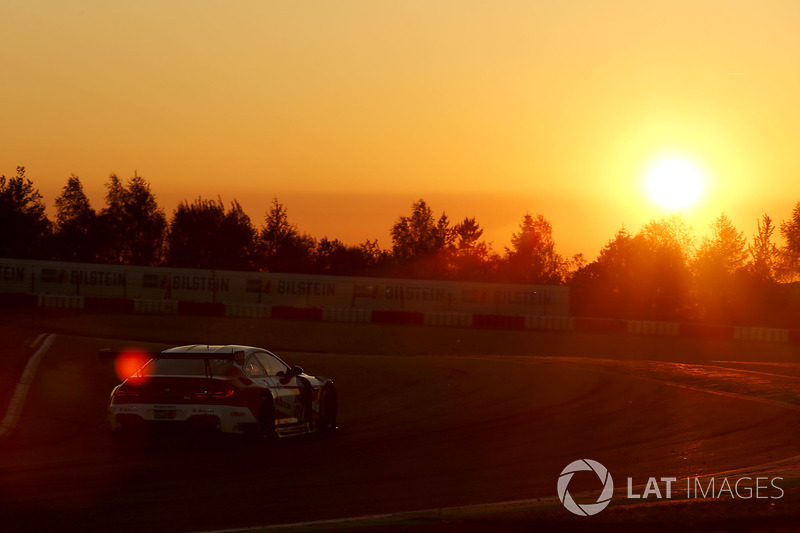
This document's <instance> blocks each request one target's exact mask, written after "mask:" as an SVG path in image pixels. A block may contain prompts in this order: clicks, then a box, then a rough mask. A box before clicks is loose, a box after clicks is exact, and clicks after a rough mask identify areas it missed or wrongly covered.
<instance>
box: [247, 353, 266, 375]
mask: <svg viewBox="0 0 800 533" xmlns="http://www.w3.org/2000/svg"><path fill="white" fill-rule="evenodd" d="M244 373H245V374H247V375H248V376H250V377H251V378H263V377H264V376H266V375H267V373H266V372H264V369H263V368H262V367H261V365H260V364H259V362H258V359H256V357H255V356H252V355H251V356H250V357H249V358H248V359H247V361H246V362H245V364H244Z"/></svg>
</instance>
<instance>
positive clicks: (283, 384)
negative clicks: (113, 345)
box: [108, 344, 338, 443]
mask: <svg viewBox="0 0 800 533" xmlns="http://www.w3.org/2000/svg"><path fill="white" fill-rule="evenodd" d="M148 355H149V357H150V359H149V361H147V363H146V364H144V366H142V367H141V368H140V369H139V370H138V371H136V373H135V374H133V375H132V376H131V377H129V378H127V379H126V380H125V381H124V382H123V383H121V384H120V385H117V386H116V387H115V388H114V390H113V391H112V392H111V399H110V401H109V405H108V421H109V423H110V424H111V431H112V435H113V436H114V441H115V442H117V443H124V442H126V441H127V440H128V439H127V437H128V436H129V435H132V434H137V433H138V434H140V433H142V432H143V430H147V431H145V432H149V430H154V431H158V430H159V429H164V430H175V429H206V430H215V431H218V432H222V433H233V434H244V435H252V436H253V437H254V438H256V439H258V440H261V441H270V440H272V439H274V438H275V437H276V436H277V437H285V436H290V435H296V434H303V433H313V432H323V431H328V430H331V429H334V428H336V415H337V409H338V402H337V396H336V388H335V387H334V384H333V382H332V381H331V380H329V379H327V378H323V377H316V376H310V375H308V374H306V373H304V371H303V369H302V368H300V367H299V366H289V365H287V364H286V363H285V362H283V361H282V360H281V359H280V358H279V357H278V356H276V355H275V354H273V353H271V352H269V351H267V350H265V349H263V348H254V347H252V346H238V345H227V346H220V345H210V346H209V345H206V344H202V345H200V344H194V345H187V346H177V347H175V348H170V349H168V350H164V351H163V352H161V353H150V354H148Z"/></svg>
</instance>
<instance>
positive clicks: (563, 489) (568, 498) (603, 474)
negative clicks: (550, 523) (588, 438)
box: [558, 459, 614, 516]
mask: <svg viewBox="0 0 800 533" xmlns="http://www.w3.org/2000/svg"><path fill="white" fill-rule="evenodd" d="M586 470H591V471H593V472H594V473H595V474H597V477H598V478H600V481H601V482H602V483H603V492H601V493H600V497H599V498H597V502H596V503H585V504H578V503H576V502H575V500H573V499H572V495H571V494H570V493H569V491H568V490H567V486H568V485H569V482H570V481H571V480H572V476H573V475H574V474H575V472H581V471H586ZM613 493H614V481H613V480H612V479H611V474H609V473H608V469H606V467H605V466H603V465H601V464H600V463H598V462H597V461H593V460H591V459H578V460H577V461H573V462H571V463H570V464H568V465H567V466H566V468H564V470H562V471H561V475H560V476H559V477H558V499H559V500H561V503H563V504H564V507H566V508H567V510H568V511H569V512H571V513H574V514H576V515H579V516H592V515H596V514H597V513H599V512H600V511H602V510H603V509H605V508H606V506H607V505H608V504H609V502H610V501H611V496H612V495H613Z"/></svg>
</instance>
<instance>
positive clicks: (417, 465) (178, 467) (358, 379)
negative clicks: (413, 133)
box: [0, 335, 800, 531]
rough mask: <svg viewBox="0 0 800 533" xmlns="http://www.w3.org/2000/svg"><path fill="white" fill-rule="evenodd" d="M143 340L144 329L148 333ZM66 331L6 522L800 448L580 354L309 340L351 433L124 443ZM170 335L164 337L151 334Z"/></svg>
mask: <svg viewBox="0 0 800 533" xmlns="http://www.w3.org/2000/svg"><path fill="white" fill-rule="evenodd" d="M138 345H141V343H138ZM114 346H121V344H120V343H119V341H107V340H101V339H95V338H86V337H77V336H68V335H59V336H58V337H57V339H56V341H55V343H54V344H53V346H52V348H51V349H50V350H49V352H48V353H47V355H46V356H45V358H44V359H43V361H42V364H41V366H40V367H39V373H38V375H37V379H36V382H35V384H34V386H33V387H32V389H31V391H30V395H29V399H28V403H27V404H26V407H25V411H24V412H23V418H22V420H21V421H20V425H19V426H18V428H17V430H16V432H15V434H14V436H13V437H12V438H11V439H10V440H9V441H7V442H5V443H3V444H2V454H0V517H2V518H0V520H2V524H0V526H2V527H3V529H4V530H10V531H26V530H30V531H42V530H53V529H66V530H71V531H76V530H80V531H112V530H113V531H144V530H147V531H190V530H210V529H221V528H232V527H244V526H253V525H263V524H272V523H284V522H295V521H308V520H319V519H328V518H337V517H347V516H354V515H364V514H377V513H386V512H398V511H408V510H415V509H428V508H434V507H446V506H457V505H470V504H480V503H488V502H496V501H506V500H518V499H525V498H540V497H553V496H555V485H556V480H557V478H558V475H559V473H560V471H561V469H562V468H563V467H564V466H565V465H567V464H568V463H570V462H572V461H573V460H575V459H578V458H591V459H595V460H597V461H600V462H601V463H603V464H604V465H606V466H607V467H608V469H609V470H610V471H611V472H612V473H613V475H614V477H615V479H619V480H622V479H624V478H625V477H627V476H633V477H635V478H639V479H641V478H645V477H649V476H689V475H699V474H706V473H715V472H720V471H725V470H728V469H734V468H741V467H744V466H749V465H754V464H760V463H767V462H770V461H775V460H779V459H783V458H785V457H789V456H792V455H796V454H797V450H798V448H799V447H798V435H800V429H799V428H800V413H798V412H797V411H796V410H789V409H782V408H781V407H780V406H775V405H769V404H765V403H759V402H750V401H747V400H742V399H739V398H733V397H727V396H722V395H718V394H711V393H705V392H700V391H695V390H686V389H681V388H676V387H672V386H669V385H667V384H665V383H659V382H657V381H654V380H651V379H650V380H641V379H637V378H636V377H634V376H630V375H620V374H615V373H611V372H607V371H604V370H601V369H600V370H599V369H591V368H582V367H580V366H576V365H570V366H559V365H557V364H552V362H551V363H548V364H542V363H541V362H540V361H538V360H536V359H525V358H513V359H509V358H492V357H472V358H469V357H431V356H426V357H410V356H405V357H400V356H380V357H367V356H355V355H332V354H312V353H296V354H290V355H288V356H287V359H289V360H290V362H291V363H297V364H300V365H301V366H303V367H304V368H306V369H307V370H308V371H309V372H310V373H318V374H320V375H326V376H329V377H332V378H333V379H334V380H335V381H336V383H337V386H338V388H339V393H340V411H341V416H340V421H339V422H340V430H339V431H338V432H337V433H336V434H334V435H332V436H326V437H324V438H300V439H290V440H283V441H281V442H279V443H278V444H277V445H275V446H274V447H271V448H258V447H254V446H248V445H245V444H242V443H239V442H222V443H211V444H204V445H198V444H194V443H190V442H185V441H181V440H174V441H165V442H160V443H157V444H154V445H150V446H146V447H143V448H140V449H134V450H124V449H123V450H120V449H117V448H115V447H114V446H113V445H112V444H111V442H110V438H109V435H108V430H107V428H106V426H105V407H106V401H107V397H108V393H109V392H110V390H111V388H112V387H113V386H114V385H115V384H116V383H117V380H116V377H115V376H114V374H113V371H112V369H111V365H110V364H109V363H107V362H98V361H97V360H96V358H95V354H96V350H97V349H98V348H100V347H114ZM151 347H153V348H158V347H160V345H152V346H151Z"/></svg>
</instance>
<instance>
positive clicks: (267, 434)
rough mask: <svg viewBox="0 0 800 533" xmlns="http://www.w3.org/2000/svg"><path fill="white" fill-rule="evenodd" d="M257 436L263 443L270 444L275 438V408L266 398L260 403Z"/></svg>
mask: <svg viewBox="0 0 800 533" xmlns="http://www.w3.org/2000/svg"><path fill="white" fill-rule="evenodd" d="M256 438H257V440H258V442H260V443H262V444H269V443H272V442H273V441H274V440H275V408H274V407H273V406H272V402H271V401H270V400H268V399H266V398H262V399H261V402H260V403H259V405H258V429H257V431H256Z"/></svg>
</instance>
